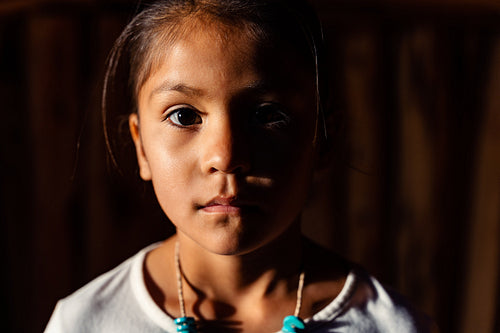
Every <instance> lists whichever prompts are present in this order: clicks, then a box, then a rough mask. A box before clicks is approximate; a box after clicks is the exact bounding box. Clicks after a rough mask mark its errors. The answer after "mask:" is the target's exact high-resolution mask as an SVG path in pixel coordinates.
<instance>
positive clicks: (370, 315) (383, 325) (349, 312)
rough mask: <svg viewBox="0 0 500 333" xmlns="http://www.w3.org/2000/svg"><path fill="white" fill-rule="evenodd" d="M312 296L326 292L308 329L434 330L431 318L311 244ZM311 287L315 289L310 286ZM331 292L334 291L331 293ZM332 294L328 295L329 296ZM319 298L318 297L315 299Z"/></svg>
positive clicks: (349, 330) (334, 255) (347, 263)
mask: <svg viewBox="0 0 500 333" xmlns="http://www.w3.org/2000/svg"><path fill="white" fill-rule="evenodd" d="M312 249H313V251H312V252H311V253H313V254H314V255H311V256H309V260H310V262H311V264H310V267H311V268H312V269H313V272H314V276H315V277H316V279H315V280H316V282H320V283H317V286H319V287H317V288H315V289H317V290H315V292H314V294H315V295H325V296H326V297H325V298H324V300H325V299H327V298H328V299H329V300H328V301H327V302H325V301H322V302H320V303H318V304H322V306H321V308H320V309H317V311H315V312H314V314H313V315H312V316H311V317H310V318H309V319H308V320H307V323H308V327H309V331H311V332H315V333H316V332H317V333H320V332H334V331H335V332H398V333H407V332H435V331H437V330H436V328H435V325H434V324H433V322H432V320H431V319H430V318H429V317H427V316H426V315H425V314H423V313H421V312H419V311H418V310H417V309H416V308H415V307H413V306H412V305H411V304H410V303H409V302H408V301H407V300H406V299H405V298H404V297H403V296H401V295H400V294H398V293H397V292H395V291H394V290H392V289H390V288H386V287H384V286H383V285H382V284H381V283H380V282H379V281H378V280H377V279H375V278H374V277H373V276H371V275H370V274H368V273H367V272H366V271H365V270H364V269H362V268H361V267H359V266H357V265H355V264H352V263H349V262H348V261H346V260H344V259H342V258H340V257H339V256H337V255H336V254H333V253H331V252H329V251H328V250H324V249H321V248H318V247H317V246H314V245H313V247H312ZM313 289H314V288H313ZM332 291H333V292H332ZM332 294H333V295H334V297H331V296H330V295H332ZM318 299H320V298H318Z"/></svg>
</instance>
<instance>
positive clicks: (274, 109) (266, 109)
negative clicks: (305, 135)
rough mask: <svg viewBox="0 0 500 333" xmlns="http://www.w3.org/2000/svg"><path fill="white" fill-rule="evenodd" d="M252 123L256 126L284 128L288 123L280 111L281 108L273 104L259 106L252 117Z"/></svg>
mask: <svg viewBox="0 0 500 333" xmlns="http://www.w3.org/2000/svg"><path fill="white" fill-rule="evenodd" d="M253 122H254V123H255V124H256V125H260V126H264V127H271V128H274V127H278V128H281V127H284V126H287V125H288V123H289V122H290V118H289V117H288V115H287V114H286V113H285V112H284V111H283V110H282V108H281V106H280V105H278V104H274V103H265V104H261V105H259V106H258V107H257V108H256V110H255V113H254V115H253Z"/></svg>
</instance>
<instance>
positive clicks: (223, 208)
mask: <svg viewBox="0 0 500 333" xmlns="http://www.w3.org/2000/svg"><path fill="white" fill-rule="evenodd" d="M202 210H203V211H204V212H206V213H218V214H236V213H239V212H240V211H241V208H240V207H237V206H229V205H213V206H206V207H203V208H202Z"/></svg>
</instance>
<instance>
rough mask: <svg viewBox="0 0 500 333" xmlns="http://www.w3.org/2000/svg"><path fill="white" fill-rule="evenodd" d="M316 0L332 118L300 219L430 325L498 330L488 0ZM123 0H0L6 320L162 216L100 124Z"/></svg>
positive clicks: (498, 182)
mask: <svg viewBox="0 0 500 333" xmlns="http://www.w3.org/2000/svg"><path fill="white" fill-rule="evenodd" d="M315 3H316V4H317V7H318V8H319V12H320V16H322V18H323V19H324V25H325V33H326V35H327V37H328V39H329V49H330V61H329V62H330V68H331V77H332V83H333V84H332V86H331V90H332V95H333V96H334V102H333V105H332V106H333V108H334V110H335V111H336V112H337V113H338V114H342V115H343V121H342V123H338V124H336V125H337V127H340V128H341V129H342V131H340V132H339V133H340V135H338V136H334V137H332V142H333V147H334V149H333V151H334V159H332V161H331V163H330V165H329V167H328V168H327V170H326V171H324V172H322V173H321V174H319V175H318V182H317V185H316V186H317V188H316V191H315V193H316V195H315V196H314V197H313V198H311V203H310V204H309V206H308V208H307V209H306V211H305V213H304V230H305V232H306V233H307V234H308V235H310V236H311V237H312V238H314V239H316V240H317V241H318V242H320V243H322V244H324V245H325V246H327V247H329V248H331V249H333V250H335V251H338V252H340V253H341V254H342V255H344V256H346V257H347V258H349V259H351V260H353V261H356V262H359V263H361V264H362V265H364V266H365V267H366V268H367V269H368V270H369V271H370V272H372V273H373V274H374V275H376V276H377V277H378V278H379V279H380V280H381V281H382V282H383V283H385V284H388V285H391V286H393V287H394V288H396V289H398V290H399V291H400V292H401V293H403V294H405V295H406V296H407V297H408V298H410V299H411V300H412V302H413V303H415V304H416V305H418V306H419V307H420V308H421V309H423V310H424V311H426V312H427V313H428V314H430V315H432V316H433V317H434V318H435V319H436V321H437V323H438V324H439V326H440V328H441V331H442V332H499V331H500V297H499V296H500V282H499V278H500V267H499V266H500V265H499V263H500V245H499V244H500V96H499V94H500V2H498V1H494V0H490V1H488V0H477V1H474V0H458V1H451V0H426V1H417V0H413V1H412V0H406V1H389V0H381V1H333V0H332V1H327V0H317V1H315ZM134 10H135V5H134V1H131V0H113V1H97V0H74V1H70V0H68V1H61V0H59V1H57V0H32V1H16V0H0V186H1V187H0V223H1V224H0V228H1V229H0V237H1V241H0V246H1V255H2V257H1V259H2V262H4V263H5V265H4V266H3V267H4V268H2V274H1V281H0V282H1V286H2V288H1V289H0V299H1V305H2V309H3V310H2V311H1V312H0V313H1V316H2V317H1V322H2V331H7V332H40V331H42V330H43V328H44V327H45V325H46V323H47V321H48V319H49V317H50V314H51V312H52V310H53V307H54V306H55V302H56V301H57V299H59V298H61V297H64V296H66V295H67V294H68V293H70V292H71V291H73V290H75V289H77V288H78V287H80V286H82V285H83V284H84V283H86V282H88V281H89V280H91V279H92V278H94V277H96V276H97V275H99V274H100V273H103V272H104V271H106V270H108V269H110V268H112V267H113V266H115V265H116V264H118V263H119V262H121V261H122V260H124V259H125V258H127V257H129V256H130V255H132V254H134V253H135V252H137V251H138V250H139V249H141V248H142V247H144V246H145V245H147V244H150V243H152V242H154V241H157V240H161V239H164V238H165V237H166V236H168V235H169V234H171V233H172V227H171V226H170V224H169V223H168V222H167V221H166V218H164V217H163V215H162V214H161V212H160V211H159V209H158V207H157V205H156V203H155V202H154V199H153V195H152V193H151V189H150V188H149V186H148V185H147V184H146V185H145V184H142V183H141V182H140V181H138V180H136V179H137V178H138V177H137V175H132V176H120V175H119V174H118V173H117V172H116V171H115V170H113V168H111V167H110V163H109V161H108V159H107V157H106V152H105V146H104V139H103V135H102V125H101V121H100V114H99V103H100V101H99V98H100V90H101V87H102V77H103V73H104V63H105V59H106V56H107V54H108V52H109V50H110V47H111V44H112V42H113V40H114V39H115V38H116V37H117V36H118V34H119V31H120V30H121V29H122V28H123V26H124V24H125V23H126V22H127V21H128V19H129V18H130V17H131V15H132V13H133V12H134ZM339 124H340V126H339ZM127 148H129V147H128V146H127V143H124V149H127Z"/></svg>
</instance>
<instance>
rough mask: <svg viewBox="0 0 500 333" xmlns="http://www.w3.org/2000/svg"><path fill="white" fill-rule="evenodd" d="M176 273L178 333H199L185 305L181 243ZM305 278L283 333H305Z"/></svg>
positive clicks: (176, 262) (303, 273)
mask: <svg viewBox="0 0 500 333" xmlns="http://www.w3.org/2000/svg"><path fill="white" fill-rule="evenodd" d="M175 272H176V275H177V296H178V298H179V307H180V310H181V317H179V318H176V319H175V320H174V322H175V324H176V325H177V332H179V333H197V332H198V331H197V330H196V322H195V320H194V318H193V317H188V316H186V306H185V304H184V293H183V291H182V290H183V289H182V270H181V262H180V258H179V242H177V243H176V244H175ZM304 277H305V272H304V271H302V272H301V273H300V277H299V285H298V287H297V303H296V305H295V312H294V315H293V316H286V317H285V319H283V328H281V332H283V333H299V332H305V325H304V321H303V320H302V319H300V317H299V313H300V308H301V306H302V294H303V291H304Z"/></svg>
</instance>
